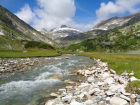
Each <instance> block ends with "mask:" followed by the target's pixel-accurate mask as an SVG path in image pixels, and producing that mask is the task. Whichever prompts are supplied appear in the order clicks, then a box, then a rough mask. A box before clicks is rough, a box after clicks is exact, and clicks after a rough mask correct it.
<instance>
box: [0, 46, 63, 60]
mask: <svg viewBox="0 0 140 105" xmlns="http://www.w3.org/2000/svg"><path fill="white" fill-rule="evenodd" d="M23 51H27V52H23ZM60 55H61V53H58V52H57V51H56V50H43V49H42V50H41V49H38V48H32V49H31V48H30V49H24V50H0V58H24V57H25V58H26V57H53V56H60Z"/></svg>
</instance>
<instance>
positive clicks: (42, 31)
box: [38, 28, 48, 34]
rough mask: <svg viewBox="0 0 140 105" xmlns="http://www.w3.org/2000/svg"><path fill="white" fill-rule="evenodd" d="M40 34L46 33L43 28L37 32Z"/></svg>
mask: <svg viewBox="0 0 140 105" xmlns="http://www.w3.org/2000/svg"><path fill="white" fill-rule="evenodd" d="M38 31H39V32H40V33H41V34H46V33H48V31H47V30H46V29H45V28H42V29H41V30H38Z"/></svg>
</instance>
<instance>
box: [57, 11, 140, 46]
mask: <svg viewBox="0 0 140 105" xmlns="http://www.w3.org/2000/svg"><path fill="white" fill-rule="evenodd" d="M139 21H140V12H139V13H136V14H132V15H129V16H125V17H113V18H110V19H108V20H104V21H101V22H100V23H98V24H97V25H95V26H94V27H93V29H92V30H90V31H86V32H81V33H77V34H73V35H71V36H67V37H64V38H61V39H60V41H61V45H62V46H68V45H70V44H73V43H74V44H76V43H80V42H82V41H84V40H86V39H93V38H96V37H98V36H100V35H103V34H105V33H108V32H110V31H112V30H114V29H120V28H123V27H126V26H129V25H132V24H134V23H137V22H139Z"/></svg>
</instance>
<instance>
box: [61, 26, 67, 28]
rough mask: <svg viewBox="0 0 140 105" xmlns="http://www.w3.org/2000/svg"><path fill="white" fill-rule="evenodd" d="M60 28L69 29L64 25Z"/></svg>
mask: <svg viewBox="0 0 140 105" xmlns="http://www.w3.org/2000/svg"><path fill="white" fill-rule="evenodd" d="M60 28H68V26H66V25H62V26H61V27H60Z"/></svg>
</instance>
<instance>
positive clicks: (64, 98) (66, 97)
mask: <svg viewBox="0 0 140 105" xmlns="http://www.w3.org/2000/svg"><path fill="white" fill-rule="evenodd" d="M71 99H72V96H65V97H62V101H63V102H69V103H70V101H71Z"/></svg>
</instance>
